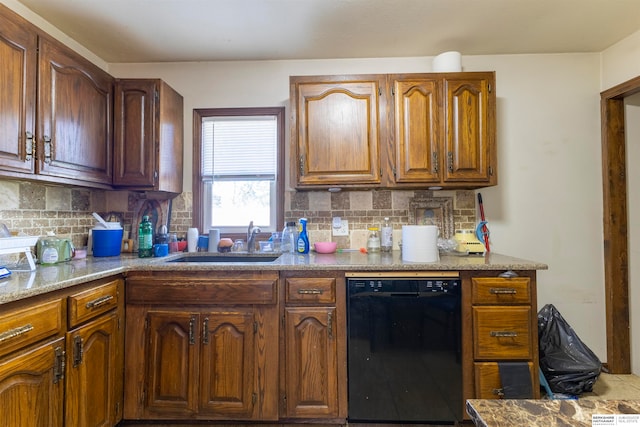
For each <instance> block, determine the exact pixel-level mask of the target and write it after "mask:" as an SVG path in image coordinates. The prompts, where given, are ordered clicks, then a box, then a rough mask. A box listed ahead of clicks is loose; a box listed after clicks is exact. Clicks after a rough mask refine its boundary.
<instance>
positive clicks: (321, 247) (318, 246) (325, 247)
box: [313, 242, 338, 254]
mask: <svg viewBox="0 0 640 427" xmlns="http://www.w3.org/2000/svg"><path fill="white" fill-rule="evenodd" d="M337 246H338V243H336V242H316V243H314V244H313V248H314V249H315V250H316V252H318V253H319V254H332V253H334V252H335V251H336V247H337Z"/></svg>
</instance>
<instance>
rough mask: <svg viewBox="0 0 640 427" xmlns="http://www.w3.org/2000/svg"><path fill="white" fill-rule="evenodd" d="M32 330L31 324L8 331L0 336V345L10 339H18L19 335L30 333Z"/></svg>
mask: <svg viewBox="0 0 640 427" xmlns="http://www.w3.org/2000/svg"><path fill="white" fill-rule="evenodd" d="M32 330H33V325H32V324H31V323H27V324H26V325H23V326H18V327H17V328H13V329H9V330H8V331H5V332H3V333H1V334H0V343H3V342H5V341H7V340H10V339H11V338H15V337H19V336H20V335H24V334H26V333H27V332H31V331H32Z"/></svg>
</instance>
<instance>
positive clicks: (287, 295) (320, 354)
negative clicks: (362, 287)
mask: <svg viewBox="0 0 640 427" xmlns="http://www.w3.org/2000/svg"><path fill="white" fill-rule="evenodd" d="M283 284H284V285H283V288H284V290H283V292H284V300H285V307H284V311H283V325H284V331H283V332H282V338H283V344H282V345H283V351H282V354H283V355H284V357H283V359H282V360H281V368H280V369H281V388H282V407H281V417H282V418H291V419H297V420H300V419H306V420H309V419H323V420H329V419H334V420H338V421H340V420H342V421H343V422H344V419H346V416H347V405H346V385H347V383H346V321H345V319H346V309H345V292H346V290H345V286H344V275H343V274H339V273H336V274H333V275H331V274H327V272H320V274H317V273H316V274H315V275H314V274H312V273H310V272H306V273H304V274H302V275H300V273H298V274H297V275H294V274H292V273H291V274H285V277H284V278H283Z"/></svg>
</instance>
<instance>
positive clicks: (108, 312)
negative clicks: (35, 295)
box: [65, 278, 124, 427]
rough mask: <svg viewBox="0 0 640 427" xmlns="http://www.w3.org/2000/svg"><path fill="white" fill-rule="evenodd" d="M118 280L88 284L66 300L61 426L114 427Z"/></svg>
mask: <svg viewBox="0 0 640 427" xmlns="http://www.w3.org/2000/svg"><path fill="white" fill-rule="evenodd" d="M123 286H124V281H123V280H122V279H121V278H116V279H106V280H100V281H95V282H90V283H88V284H87V285H85V286H83V287H80V288H79V289H78V290H77V291H74V292H72V293H71V295H70V296H69V298H68V309H69V315H68V321H69V328H70V330H69V332H67V341H66V347H67V350H66V354H67V358H66V360H67V362H66V376H65V381H66V397H65V425H67V426H73V427H107V426H114V425H116V424H117V423H118V422H119V421H120V420H121V419H122V406H123V402H122V393H123V388H122V387H123V378H122V372H123V358H124V294H123V292H124V290H123Z"/></svg>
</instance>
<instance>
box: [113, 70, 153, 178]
mask: <svg viewBox="0 0 640 427" xmlns="http://www.w3.org/2000/svg"><path fill="white" fill-rule="evenodd" d="M157 96H158V88H157V85H156V81H155V80H118V81H117V82H116V85H115V97H114V100H115V113H114V129H115V135H114V138H113V143H114V147H113V151H114V166H113V170H114V173H113V184H114V185H125V186H142V187H145V186H146V187H151V188H152V187H153V185H154V183H155V178H156V176H155V174H156V167H155V146H156V138H157V135H155V126H154V124H155V122H156V119H157V118H156V99H157Z"/></svg>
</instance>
